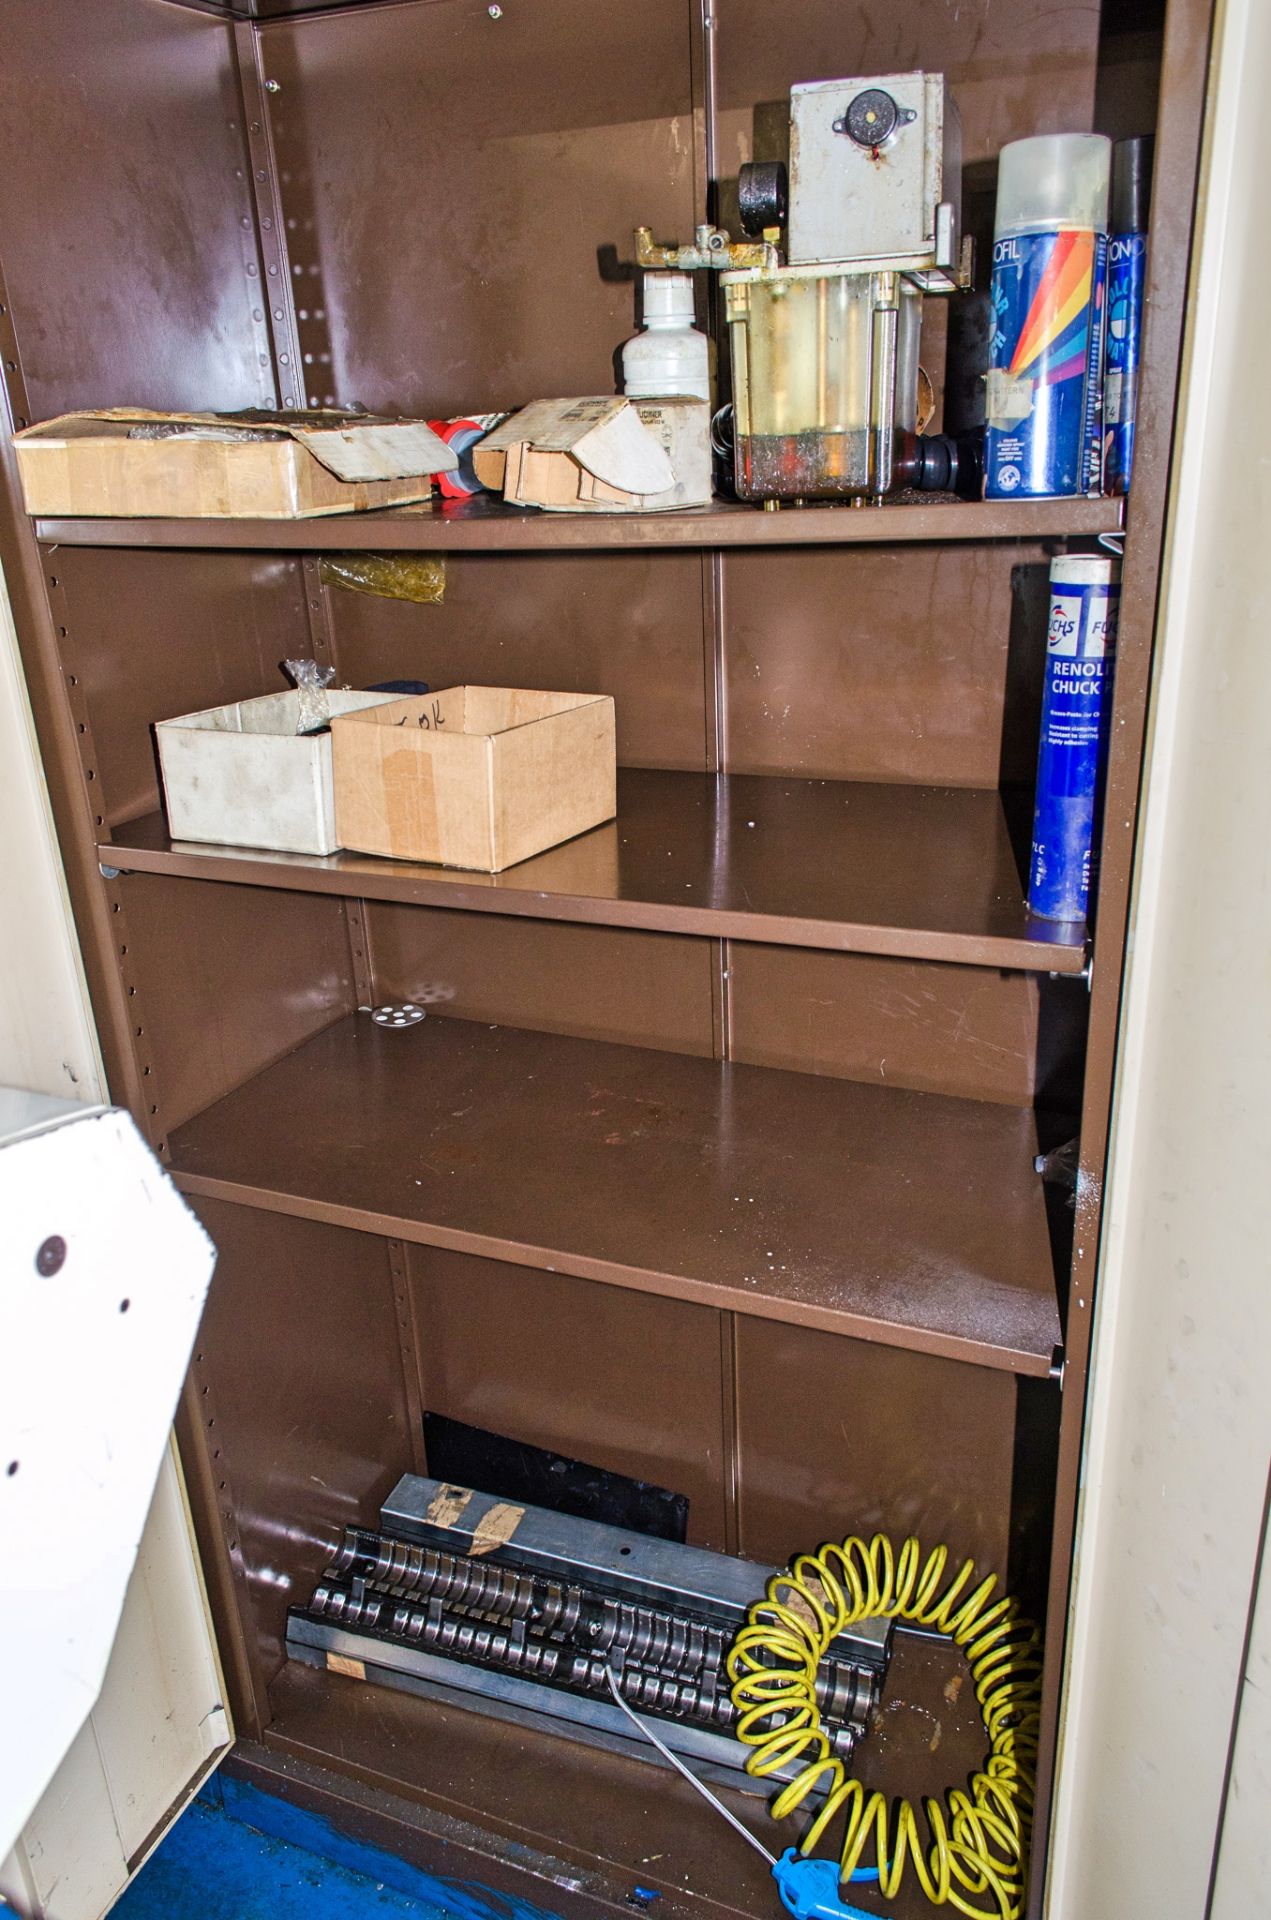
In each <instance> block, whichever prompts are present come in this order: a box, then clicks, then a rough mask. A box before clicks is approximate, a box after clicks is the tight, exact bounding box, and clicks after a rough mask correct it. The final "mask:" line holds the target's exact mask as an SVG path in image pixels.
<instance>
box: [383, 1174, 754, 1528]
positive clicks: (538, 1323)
mask: <svg viewBox="0 0 1271 1920" xmlns="http://www.w3.org/2000/svg"><path fill="white" fill-rule="evenodd" d="M498 1177H499V1174H498V1170H497V1168H491V1170H490V1178H491V1179H498ZM406 1257H407V1262H408V1268H409V1274H410V1287H411V1297H412V1301H413V1304H414V1318H415V1340H416V1347H417V1351H418V1356H419V1389H420V1398H421V1400H422V1402H423V1405H424V1407H425V1409H426V1410H427V1411H428V1412H430V1413H444V1414H448V1415H449V1416H450V1417H451V1418H452V1419H455V1420H464V1421H467V1422H468V1423H469V1424H470V1425H472V1426H478V1427H486V1428H489V1429H490V1430H492V1431H493V1432H495V1433H500V1434H505V1435H507V1436H508V1437H509V1438H510V1439H513V1440H522V1441H527V1442H529V1444H530V1445H532V1446H539V1447H547V1448H549V1449H550V1450H551V1451H553V1452H555V1453H562V1454H565V1455H567V1456H569V1457H571V1458H574V1459H579V1460H584V1461H586V1462H587V1463H588V1464H589V1465H591V1466H597V1467H604V1468H606V1469H608V1470H609V1471H610V1472H615V1473H624V1474H629V1475H630V1476H632V1477H633V1478H634V1479H637V1480H651V1481H652V1482H653V1483H654V1484H655V1485H657V1486H661V1487H669V1488H670V1489H671V1490H672V1492H675V1493H682V1494H686V1495H687V1496H688V1500H689V1531H688V1537H689V1539H690V1540H691V1541H692V1542H693V1543H694V1544H695V1545H697V1546H704V1547H714V1548H717V1549H720V1550H722V1549H723V1548H724V1546H725V1540H726V1535H725V1493H724V1490H725V1485H726V1473H725V1464H724V1462H725V1435H724V1404H723V1375H722V1363H721V1347H720V1315H719V1314H718V1313H717V1312H715V1311H714V1309H713V1308H710V1307H698V1306H692V1305H689V1304H687V1303H686V1302H684V1301H681V1300H656V1299H653V1298H652V1297H651V1296H650V1295H648V1294H641V1293H629V1292H627V1291H626V1290H625V1289H624V1288H622V1287H604V1286H597V1285H596V1284H595V1283H594V1282H592V1281H589V1280H578V1279H574V1278H571V1277H570V1276H568V1275H566V1274H558V1273H544V1272H541V1271H539V1270H538V1269H536V1268H533V1267H514V1266H507V1265H504V1264H503V1262H501V1261H497V1260H477V1259H473V1258H472V1257H471V1256H469V1255H466V1254H460V1253H442V1252H440V1251H438V1250H437V1249H434V1248H431V1247H409V1248H407V1250H406Z"/></svg>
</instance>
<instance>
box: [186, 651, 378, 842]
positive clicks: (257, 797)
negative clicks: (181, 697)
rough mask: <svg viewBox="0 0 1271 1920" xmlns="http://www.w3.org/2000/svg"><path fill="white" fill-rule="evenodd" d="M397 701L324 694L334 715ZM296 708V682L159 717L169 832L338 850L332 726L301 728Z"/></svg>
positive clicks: (374, 695)
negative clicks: (281, 689) (288, 688)
mask: <svg viewBox="0 0 1271 1920" xmlns="http://www.w3.org/2000/svg"><path fill="white" fill-rule="evenodd" d="M396 701H397V695H396V694H393V693H349V692H340V691H337V690H336V689H334V688H332V689H330V690H329V691H328V693H327V706H328V710H329V712H330V713H331V715H332V717H333V718H334V717H335V716H336V715H337V714H342V713H353V712H356V711H357V710H358V709H360V708H363V707H371V706H392V705H394V704H395V703H396ZM299 713H300V695H299V694H298V693H296V692H294V691H292V692H289V693H268V694H265V695H263V696H262V698H260V699H259V700H240V701H239V702H238V703H237V704H236V705H234V706H228V707H207V708H205V709H204V711H203V712H202V713H183V714H181V715H180V717H179V718H177V719H175V720H161V721H160V722H159V724H158V725H157V726H156V728H155V738H156V740H157V741H158V743H159V765H160V767H161V769H162V772H163V790H164V795H165V797H166V800H167V804H168V830H169V832H170V833H171V835H172V838H173V839H174V840H200V841H210V842H211V843H212V844H213V845H215V846H223V847H272V848H273V849H274V850H275V851H276V852H279V853H335V852H336V851H337V850H338V848H339V845H340V843H339V841H338V840H337V839H336V835H335V792H334V785H333V780H332V771H331V735H330V733H329V732H328V733H301V734H298V733H297V732H296V721H297V718H298V716H299Z"/></svg>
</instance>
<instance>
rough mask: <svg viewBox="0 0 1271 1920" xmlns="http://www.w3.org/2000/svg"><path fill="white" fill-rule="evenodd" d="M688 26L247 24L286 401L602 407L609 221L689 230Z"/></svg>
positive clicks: (629, 318) (553, 12) (657, 18)
mask: <svg viewBox="0 0 1271 1920" xmlns="http://www.w3.org/2000/svg"><path fill="white" fill-rule="evenodd" d="M691 18H692V15H691V9H690V6H689V4H688V0H644V4H642V5H641V6H639V7H631V6H628V5H627V4H626V0H535V4H534V5H533V6H532V7H522V6H507V7H504V8H503V9H502V10H501V12H500V13H498V14H497V15H493V14H492V13H491V10H490V9H489V8H488V7H487V6H486V5H485V0H447V4H445V5H437V6H404V7H398V8H388V9H386V10H383V11H380V10H376V11H373V12H371V13H369V14H367V15H365V16H363V17H360V18H359V17H357V16H356V15H338V14H337V15H332V16H330V17H328V18H316V19H313V20H310V21H306V22H303V23H300V24H291V23H286V22H279V23H277V24H275V25H266V26H263V27H262V29H261V36H262V47H263V52H264V63H265V70H266V74H267V76H268V78H269V79H270V80H273V81H276V82H277V83H278V88H279V91H278V92H277V93H276V94H274V95H273V96H272V97H271V101H270V113H271V126H272V129H273V139H274V147H275V151H276V153H277V156H278V164H279V167H280V170H281V173H282V176H283V179H284V183H285V186H284V190H285V197H286V203H287V206H288V209H289V218H290V221H293V222H294V226H292V227H290V230H289V232H288V236H287V239H288V248H289V251H290V255H291V266H292V279H293V285H294V289H295V294H296V301H297V308H298V319H299V329H300V338H301V343H302V347H303V349H304V351H305V352H306V354H310V353H312V354H313V356H314V358H313V363H312V366H311V367H310V369H309V395H310V398H311V399H312V398H313V397H315V396H316V397H317V398H318V399H320V400H321V399H325V398H326V397H327V396H328V395H334V396H335V397H337V398H338V399H339V400H340V401H342V402H344V403H346V404H347V403H349V402H352V401H361V402H362V403H364V404H365V405H366V406H368V407H370V408H371V409H372V410H373V411H381V410H389V411H391V410H394V409H398V408H402V409H406V410H408V411H421V410H422V411H424V412H426V413H428V414H453V413H467V412H471V411H472V410H473V409H474V408H480V409H488V408H491V407H517V406H522V405H524V404H525V402H526V401H528V400H533V399H537V398H540V397H543V396H547V395H556V394H587V393H612V391H613V389H614V359H613V356H614V353H615V350H616V349H617V348H618V347H619V346H620V345H621V343H622V341H623V340H624V339H626V338H627V337H628V336H629V335H630V334H631V333H632V332H633V331H634V328H635V311H634V297H633V296H634V291H635V290H634V286H633V284H632V278H633V276H632V275H631V273H630V271H628V272H627V273H626V274H623V273H621V272H620V271H618V270H617V261H618V260H623V261H631V260H632V259H633V257H634V256H633V243H632V229H633V228H634V227H635V226H636V225H637V224H638V223H639V222H640V221H641V220H651V221H653V222H654V224H655V225H657V226H659V227H660V228H661V229H663V230H664V231H667V232H670V231H673V230H677V229H678V230H680V231H682V232H687V231H688V230H689V229H690V228H691V226H692V224H693V217H694V203H695V193H694V180H693V175H694V155H695V136H694V123H693V114H692V109H693V97H692V90H691V83H690V70H689V51H690V39H689V36H690V25H691ZM604 249H611V250H612V255H613V262H614V264H613V266H612V267H610V268H608V269H605V270H603V271H602V264H601V259H600V255H601V253H602V250H604ZM325 355H329V360H326V361H324V358H323V356H325Z"/></svg>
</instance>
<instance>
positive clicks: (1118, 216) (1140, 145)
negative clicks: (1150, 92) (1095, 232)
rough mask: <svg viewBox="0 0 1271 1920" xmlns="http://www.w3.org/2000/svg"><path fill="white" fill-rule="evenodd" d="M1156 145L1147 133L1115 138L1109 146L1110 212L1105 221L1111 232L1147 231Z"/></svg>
mask: <svg viewBox="0 0 1271 1920" xmlns="http://www.w3.org/2000/svg"><path fill="white" fill-rule="evenodd" d="M1155 144H1156V143H1155V141H1154V140H1153V139H1152V136H1151V134H1150V133H1141V134H1137V135H1136V136H1135V138H1134V139H1133V140H1118V141H1117V143H1116V145H1115V147H1113V149H1112V212H1111V214H1110V216H1109V222H1108V224H1109V229H1110V231H1111V232H1113V233H1146V232H1147V209H1148V202H1149V200H1150V199H1151V196H1152V149H1153V147H1154V145H1155Z"/></svg>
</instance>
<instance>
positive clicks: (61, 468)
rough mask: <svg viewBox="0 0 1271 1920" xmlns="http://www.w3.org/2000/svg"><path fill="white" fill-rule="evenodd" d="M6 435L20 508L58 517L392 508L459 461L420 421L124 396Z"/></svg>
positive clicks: (295, 514)
mask: <svg viewBox="0 0 1271 1920" xmlns="http://www.w3.org/2000/svg"><path fill="white" fill-rule="evenodd" d="M167 428H173V429H174V431H173V432H172V433H166V432H165V431H164V430H165V429H167ZM139 430H140V432H141V433H143V434H144V435H146V436H147V437H138V433H139ZM156 435H157V436H158V437H151V436H156ZM13 444H14V448H15V450H16V452H17V458H18V472H19V474H20V476H21V479H22V491H23V494H24V496H25V499H26V510H27V512H28V513H30V514H37V515H42V516H47V517H66V518H75V517H78V516H80V515H87V516H93V517H95V516H97V515H110V516H112V517H115V518H121V519H122V518H154V517H156V516H162V517H164V518H168V517H176V518H181V519H185V518H216V519H234V520H243V519H247V520H251V519H270V520H273V519H282V520H302V519H308V518H310V517H311V516H313V515H315V514H323V513H355V512H360V511H363V510H365V509H367V508H370V507H398V506H405V505H407V504H409V503H410V502H411V501H416V500H427V499H428V498H429V496H430V494H431V492H432V476H433V474H435V473H441V472H448V471H450V469H451V468H453V467H454V466H455V465H456V463H457V455H456V454H455V453H454V452H453V451H452V450H451V449H450V448H449V447H448V446H446V445H445V443H444V442H443V441H442V440H440V439H439V438H438V436H437V435H436V434H435V433H434V432H433V430H432V428H431V427H429V426H428V425H427V424H426V422H424V421H422V420H377V419H373V418H370V417H365V416H362V415H351V414H341V413H333V414H327V415H323V414H321V413H308V414H296V413H293V414H287V413H280V414H265V413H259V414H252V415H251V416H239V415H234V414H215V413H147V412H145V411H143V410H140V409H137V408H128V407H121V408H117V409H115V410H114V411H113V412H106V413H68V414H64V415H62V417H61V418H60V419H57V420H46V421H44V422H43V424H42V425H40V426H37V427H27V428H25V429H24V431H23V432H21V433H17V434H15V435H14V436H13Z"/></svg>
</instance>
